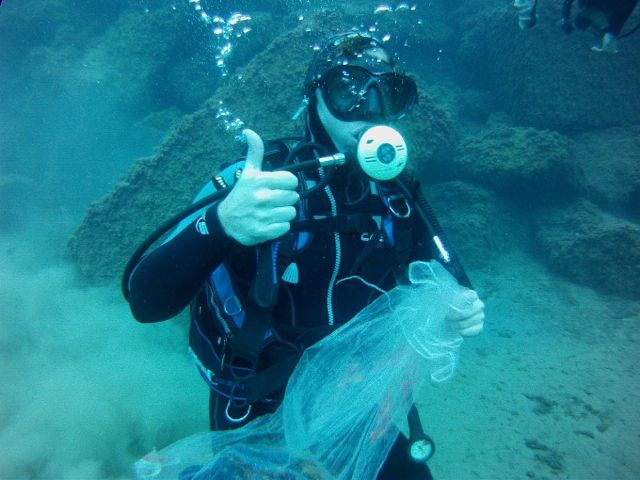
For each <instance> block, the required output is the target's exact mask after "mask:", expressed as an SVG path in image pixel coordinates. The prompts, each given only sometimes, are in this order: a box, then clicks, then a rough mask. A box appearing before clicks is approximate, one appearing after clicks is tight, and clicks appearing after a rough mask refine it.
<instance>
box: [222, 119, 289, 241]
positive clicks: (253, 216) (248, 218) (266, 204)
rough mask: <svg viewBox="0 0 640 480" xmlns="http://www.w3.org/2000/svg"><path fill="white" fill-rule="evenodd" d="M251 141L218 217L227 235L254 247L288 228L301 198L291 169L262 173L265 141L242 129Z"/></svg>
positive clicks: (279, 234) (283, 232)
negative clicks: (237, 175) (237, 176)
mask: <svg viewBox="0 0 640 480" xmlns="http://www.w3.org/2000/svg"><path fill="white" fill-rule="evenodd" d="M242 133H243V134H244V135H245V137H246V139H247V144H248V152H247V161H246V163H245V167H244V170H243V171H242V175H240V178H239V179H238V181H237V182H236V184H235V185H234V187H233V189H232V190H231V192H229V195H227V196H226V198H225V199H224V200H222V201H221V202H220V204H219V205H218V218H219V219H220V224H221V225H222V229H223V230H224V231H225V233H226V234H227V235H229V236H230V237H232V238H233V239H235V240H236V241H238V242H239V243H241V244H243V245H246V246H251V245H256V244H258V243H262V242H266V241H268V240H273V239H274V238H278V237H280V236H282V235H284V234H285V233H287V232H288V231H289V229H290V228H291V225H290V222H291V220H293V219H294V218H295V217H296V209H295V207H294V205H295V204H296V203H298V201H299V200H300V196H299V195H298V192H296V191H295V190H296V188H297V187H298V178H297V177H296V176H295V175H294V174H293V173H291V172H285V171H278V172H263V171H262V160H263V157H264V144H263V142H262V139H261V138H260V136H259V135H258V134H257V133H255V132H254V131H253V130H249V129H246V130H244V131H243V132H242Z"/></svg>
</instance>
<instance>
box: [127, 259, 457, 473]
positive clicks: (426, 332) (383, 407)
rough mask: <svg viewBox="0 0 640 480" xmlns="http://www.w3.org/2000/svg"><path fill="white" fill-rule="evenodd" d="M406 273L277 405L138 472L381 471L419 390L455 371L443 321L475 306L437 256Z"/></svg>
mask: <svg viewBox="0 0 640 480" xmlns="http://www.w3.org/2000/svg"><path fill="white" fill-rule="evenodd" d="M409 280H410V282H411V283H410V284H409V285H405V286H397V287H395V288H394V289H392V290H391V291H389V292H388V293H386V294H384V295H381V296H379V297H378V298H377V299H376V300H375V301H374V302H373V303H371V304H370V305H368V306H367V307H365V308H364V309H363V310H362V311H360V313H358V314H357V315H356V316H355V317H354V318H353V319H352V320H350V321H349V322H347V323H346V324H345V325H343V326H342V327H341V328H339V329H338V330H336V331H335V332H333V333H332V334H331V335H329V336H328V337H326V338H324V339H322V340H321V341H320V342H318V343H317V344H315V345H313V346H312V347H310V348H308V349H307V350H306V351H305V353H304V355H303V356H302V359H301V360H300V362H299V364H298V365H297V367H296V369H295V371H294V372H293V374H292V376H291V378H290V380H289V383H288V385H287V389H286V394H285V398H284V401H283V403H282V405H281V406H280V408H279V409H278V410H277V411H276V412H275V413H273V414H271V415H265V416H262V417H259V418H257V419H255V420H253V421H252V422H250V423H249V424H247V425H246V426H244V427H242V428H240V429H237V430H231V431H220V432H206V433H200V434H195V435H192V436H189V437H187V438H184V439H182V440H179V441H178V442H176V443H174V444H172V445H170V446H168V447H166V448H164V449H162V450H161V451H159V452H156V451H154V452H151V453H150V454H148V455H147V456H145V457H144V458H142V459H140V460H138V461H137V462H136V464H135V471H136V475H137V477H138V479H144V480H161V479H180V480H213V479H225V480H227V479H229V478H240V479H269V478H274V479H276V478H277V479H291V480H298V479H300V480H302V479H314V480H315V479H352V478H375V477H376V474H377V472H378V471H379V470H380V468H381V467H382V464H383V463H384V461H385V458H386V457H387V454H388V453H389V450H390V449H391V446H392V445H393V443H394V442H395V440H396V438H397V436H398V434H399V433H400V432H401V431H403V432H407V430H408V429H407V427H406V423H407V413H408V412H409V409H410V407H411V405H412V403H413V392H414V391H415V390H417V388H418V387H419V386H420V385H421V384H422V383H423V382H424V381H425V380H427V379H429V378H430V379H431V380H432V381H434V382H442V381H444V380H446V379H448V378H450V377H451V376H452V375H453V373H454V370H455V366H456V362H457V353H458V349H459V347H460V344H461V343H462V338H461V337H460V336H459V335H458V334H457V333H455V332H453V331H452V330H451V329H450V328H449V326H448V324H447V323H448V322H446V321H445V316H446V314H447V312H448V311H449V309H450V308H451V307H454V308H459V309H465V308H468V305H464V304H462V305H461V304H460V302H461V301H464V298H465V297H464V296H462V295H460V293H461V291H462V287H460V286H459V285H458V283H457V282H456V280H455V279H454V278H453V277H452V276H451V275H450V274H449V273H448V272H447V271H446V270H445V269H444V268H443V267H442V266H441V265H440V264H439V263H437V262H435V261H432V262H428V263H426V262H414V263H412V264H411V265H410V266H409Z"/></svg>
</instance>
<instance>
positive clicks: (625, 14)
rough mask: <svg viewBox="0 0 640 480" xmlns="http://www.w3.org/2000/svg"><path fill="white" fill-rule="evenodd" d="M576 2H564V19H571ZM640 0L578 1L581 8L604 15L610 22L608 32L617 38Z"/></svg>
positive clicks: (571, 0) (566, 0)
mask: <svg viewBox="0 0 640 480" xmlns="http://www.w3.org/2000/svg"><path fill="white" fill-rule="evenodd" d="M574 1H575V0H564V4H563V6H562V18H563V19H564V21H568V20H569V18H570V17H571V7H572V5H573V3H574ZM637 4H638V0H578V6H579V7H581V8H582V7H587V8H591V9H593V10H597V11H600V12H602V13H604V14H605V15H606V17H607V20H608V22H609V25H608V28H607V31H606V32H605V33H610V34H612V35H614V36H616V37H618V36H619V35H620V32H621V31H622V27H623V26H624V24H625V22H626V21H627V19H628V18H629V17H630V16H631V13H632V12H633V9H634V8H635V7H636V5H637Z"/></svg>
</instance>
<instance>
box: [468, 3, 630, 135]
mask: <svg viewBox="0 0 640 480" xmlns="http://www.w3.org/2000/svg"><path fill="white" fill-rule="evenodd" d="M561 8H562V2H538V22H537V25H536V26H535V27H534V28H532V29H530V30H524V31H521V30H519V28H518V25H517V23H518V22H517V15H516V13H515V11H514V9H513V2H512V1H511V2H507V1H502V0H469V1H467V2H463V3H462V5H461V7H460V8H459V9H458V10H457V15H456V16H455V18H456V19H457V21H458V23H459V31H460V42H459V47H458V52H457V53H458V64H457V70H458V77H459V79H460V80H461V81H462V82H463V83H466V84H467V85H470V86H473V87H475V88H480V89H486V90H489V91H490V92H491V94H492V98H493V100H494V105H495V107H496V108H497V109H502V110H504V111H505V112H507V113H508V114H509V115H510V116H511V117H512V119H513V120H514V121H515V122H517V123H519V124H523V125H531V126H537V127H544V128H554V129H559V130H573V131H582V130H587V129H592V128H595V127H608V126H617V125H624V124H628V123H632V124H637V123H640V95H639V94H638V92H639V90H638V82H637V78H636V76H635V75H634V74H633V72H638V71H640V35H638V34H636V35H631V36H629V37H627V38H624V39H622V40H621V41H620V44H619V48H620V53H618V54H617V55H601V54H597V53H595V52H592V51H591V49H590V48H591V46H592V45H593V44H594V43H596V42H597V41H598V39H597V37H595V36H594V35H593V34H592V33H591V32H590V31H585V32H582V31H578V30H576V31H574V32H573V33H572V34H571V35H565V34H564V33H563V32H562V29H561V28H560V25H559V20H560V19H561V18H562V13H561ZM629 23H631V25H627V26H626V27H625V29H624V31H628V30H629V29H630V28H632V27H633V26H634V22H629Z"/></svg>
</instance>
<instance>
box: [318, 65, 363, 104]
mask: <svg viewBox="0 0 640 480" xmlns="http://www.w3.org/2000/svg"><path fill="white" fill-rule="evenodd" d="M368 80H369V77H368V75H367V72H366V70H364V69H362V70H361V69H353V68H336V69H334V70H333V71H332V72H330V73H329V74H328V75H327V77H326V79H325V93H326V94H327V99H328V100H329V102H330V104H331V106H332V107H333V108H334V109H335V110H336V113H340V114H347V115H348V114H350V112H353V111H354V110H355V111H357V109H358V105H359V104H360V103H361V102H362V99H363V97H364V95H365V94H366V90H365V91H363V88H364V87H365V86H366V83H367V81H368Z"/></svg>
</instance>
